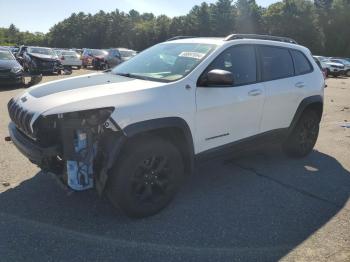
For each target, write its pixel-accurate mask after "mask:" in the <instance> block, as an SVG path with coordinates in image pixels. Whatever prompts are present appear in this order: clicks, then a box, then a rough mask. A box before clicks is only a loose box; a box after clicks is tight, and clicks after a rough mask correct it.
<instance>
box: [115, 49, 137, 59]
mask: <svg viewBox="0 0 350 262" xmlns="http://www.w3.org/2000/svg"><path fill="white" fill-rule="evenodd" d="M119 52H120V54H121V56H122V57H130V56H134V55H136V52H135V51H132V50H119Z"/></svg>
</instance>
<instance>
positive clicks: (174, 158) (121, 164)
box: [106, 136, 184, 218]
mask: <svg viewBox="0 0 350 262" xmlns="http://www.w3.org/2000/svg"><path fill="white" fill-rule="evenodd" d="M183 178H184V165H183V161H182V156H181V154H180V152H179V151H178V149H177V148H176V147H175V146H174V145H173V144H172V143H170V142H168V141H166V140H163V139H161V138H158V137H153V136H145V137H143V138H138V139H135V140H133V141H131V142H130V143H128V145H126V148H125V150H123V152H122V153H121V154H120V159H119V160H118V161H117V163H116V164H115V166H114V168H113V170H112V174H111V177H110V179H109V181H108V185H107V189H106V190H107V196H108V198H109V200H110V201H111V203H112V204H113V205H114V206H115V207H119V208H120V209H121V210H122V211H123V212H124V213H125V214H126V215H127V216H129V217H134V218H141V217H147V216H151V215H154V214H156V213H157V212H159V211H160V210H161V209H163V208H164V207H166V206H167V205H168V204H169V202H170V201H171V200H172V199H173V197H174V196H175V194H176V192H177V191H178V189H179V187H180V185H181V184H182V181H183Z"/></svg>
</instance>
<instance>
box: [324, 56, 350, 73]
mask: <svg viewBox="0 0 350 262" xmlns="http://www.w3.org/2000/svg"><path fill="white" fill-rule="evenodd" d="M329 60H330V61H331V62H334V63H338V64H343V65H344V74H345V75H346V76H350V62H349V61H347V60H346V59H343V58H333V57H331V58H330V59H329Z"/></svg>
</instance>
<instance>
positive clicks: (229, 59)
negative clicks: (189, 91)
mask: <svg viewBox="0 0 350 262" xmlns="http://www.w3.org/2000/svg"><path fill="white" fill-rule="evenodd" d="M213 69H222V70H226V71H230V72H231V73H232V74H233V79H234V85H235V86H236V85H245V84H250V83H254V82H256V58H255V48H254V46H251V45H241V46H233V47H230V48H228V49H226V50H225V51H224V52H223V53H221V54H220V55H219V56H218V57H217V58H216V59H215V60H214V62H213V63H212V64H211V65H210V66H209V67H208V69H207V70H206V72H208V71H210V70H213Z"/></svg>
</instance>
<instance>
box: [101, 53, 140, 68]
mask: <svg viewBox="0 0 350 262" xmlns="http://www.w3.org/2000/svg"><path fill="white" fill-rule="evenodd" d="M136 54H137V52H136V51H135V50H132V49H127V48H110V49H108V55H107V57H106V64H107V66H108V67H109V68H110V67H115V66H116V65H119V64H120V63H122V62H124V61H127V60H129V59H130V58H132V57H134V56H135V55H136Z"/></svg>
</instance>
